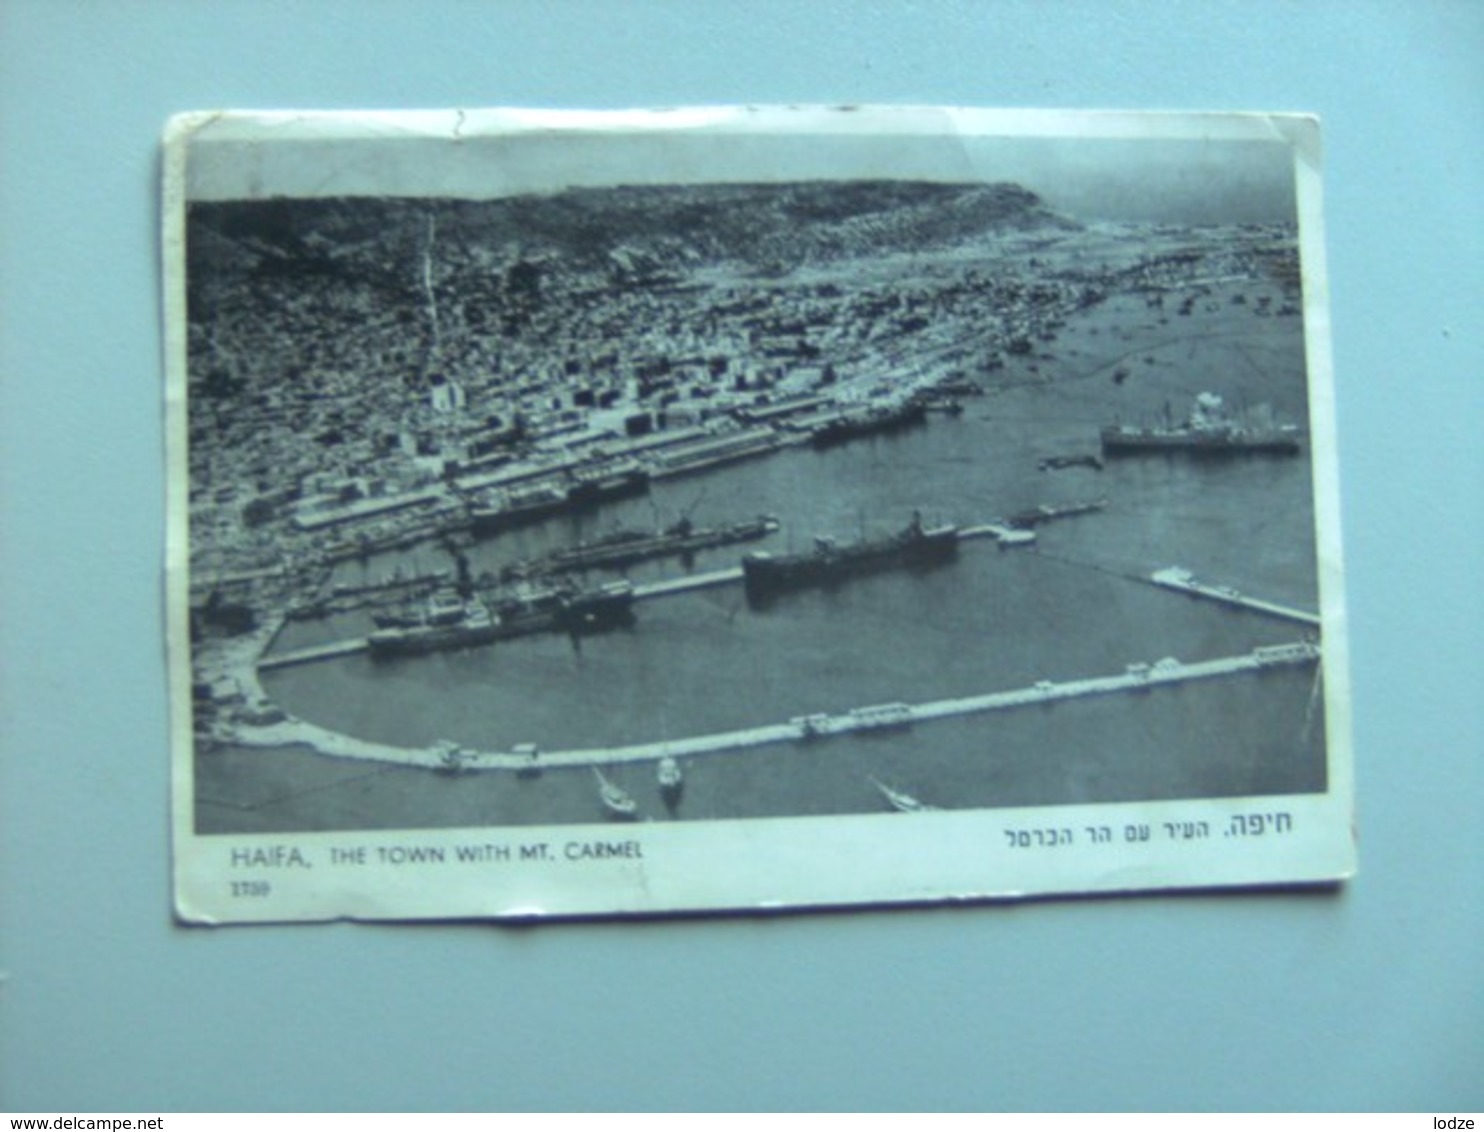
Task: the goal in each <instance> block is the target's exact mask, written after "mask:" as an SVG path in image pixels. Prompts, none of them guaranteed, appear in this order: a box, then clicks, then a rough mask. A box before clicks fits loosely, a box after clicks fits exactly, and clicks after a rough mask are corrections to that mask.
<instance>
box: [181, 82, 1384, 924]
mask: <svg viewBox="0 0 1484 1132" xmlns="http://www.w3.org/2000/svg"><path fill="white" fill-rule="evenodd" d="M164 169H165V178H164V179H165V184H164V210H163V211H164V240H163V243H164V258H165V304H164V310H165V341H166V354H167V364H166V370H167V375H166V376H167V389H166V407H167V431H168V434H169V453H168V461H169V464H168V466H169V476H168V479H169V484H168V492H167V505H168V508H169V531H168V545H167V555H168V588H169V618H168V621H169V623H168V626H167V630H168V643H169V655H170V667H171V691H172V715H171V720H172V740H173V742H172V760H173V762H172V766H173V776H172V781H173V826H174V860H175V892H176V908H177V912H178V914H179V915H180V917H181V918H182V919H184V920H186V921H189V922H201V923H233V922H254V921H292V920H327V919H337V918H355V919H425V918H437V919H447V918H507V919H521V920H526V919H531V918H544V917H554V918H563V917H574V916H593V915H600V916H601V915H625V914H646V915H647V914H660V913H682V912H685V913H688V912H701V911H745V910H764V909H766V910H776V909H789V908H814V907H822V906H853V905H881V904H919V903H925V902H927V903H931V902H941V901H964V900H988V899H1000V898H1014V897H1023V896H1033V895H1052V894H1068V893H1079V892H1125V891H1138V892H1150V891H1158V890H1162V889H1189V888H1192V887H1202V888H1205V887H1224V886H1254V885H1273V884H1302V883H1325V882H1333V881H1336V880H1339V879H1343V878H1345V877H1347V876H1349V875H1351V874H1352V873H1353V871H1354V867H1355V847H1354V834H1353V811H1354V802H1353V782H1352V756H1351V734H1350V724H1349V685H1348V663H1347V659H1346V644H1345V621H1344V617H1343V592H1342V585H1343V572H1342V566H1341V553H1340V538H1339V527H1338V513H1339V507H1338V486H1337V477H1336V458H1335V445H1334V429H1335V416H1334V395H1333V378H1332V372H1331V360H1330V349H1329V341H1328V336H1329V322H1328V316H1327V283H1326V278H1325V265H1324V244H1323V229H1322V221H1321V207H1320V179H1319V134H1318V127H1317V123H1316V122H1315V121H1314V120H1313V119H1312V118H1308V117H1304V116H1300V115H1264V114H1145V113H1127V112H1091V113H1073V112H1065V111H989V110H973V109H964V108H931V107H929V108H904V107H789V108H782V107H747V108H731V107H722V108H716V107H702V108H679V109H673V110H658V111H625V112H573V111H550V112H548V111H534V110H489V111H473V110H455V111H447V112H417V113H405V114H403V113H395V114H393V113H365V114H360V113H354V114H352V113H318V112H274V113H267V112H241V113H233V112H216V113H211V114H199V115H182V116H181V117H179V118H177V119H174V120H172V122H171V124H170V126H169V127H168V128H167V131H166V155H165V164H164Z"/></svg>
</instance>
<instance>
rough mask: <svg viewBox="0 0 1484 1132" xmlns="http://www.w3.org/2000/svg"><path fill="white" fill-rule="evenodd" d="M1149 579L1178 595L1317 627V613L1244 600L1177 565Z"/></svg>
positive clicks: (1229, 590) (1229, 589)
mask: <svg viewBox="0 0 1484 1132" xmlns="http://www.w3.org/2000/svg"><path fill="white" fill-rule="evenodd" d="M1149 580H1150V581H1151V582H1153V583H1154V584H1155V585H1156V586H1163V587H1164V588H1165V589H1168V590H1178V591H1179V592H1180V593H1185V594H1189V595H1190V596H1191V597H1199V598H1205V599H1206V600H1208V601H1219V602H1223V603H1225V604H1226V605H1234V606H1237V607H1239V608H1241V609H1250V610H1251V611H1252V612H1254V613H1263V614H1266V615H1267V616H1269V617H1281V618H1282V619H1283V620H1285V621H1297V622H1298V623H1299V624H1301V625H1309V626H1312V627H1313V628H1315V629H1317V628H1319V614H1317V613H1310V612H1309V611H1308V610H1305V609H1294V608H1293V607H1292V606H1287V605H1279V604H1278V603H1277V602H1276V601H1264V600H1263V599H1261V598H1255V597H1248V596H1247V595H1246V594H1243V593H1240V592H1238V591H1237V590H1234V589H1232V587H1231V586H1213V585H1210V584H1208V583H1206V582H1199V581H1197V580H1196V578H1195V575H1193V574H1192V573H1191V572H1190V571H1189V570H1185V569H1182V568H1181V567H1179V566H1170V567H1167V568H1166V569H1163V570H1156V571H1155V572H1154V573H1153V574H1150V575H1149Z"/></svg>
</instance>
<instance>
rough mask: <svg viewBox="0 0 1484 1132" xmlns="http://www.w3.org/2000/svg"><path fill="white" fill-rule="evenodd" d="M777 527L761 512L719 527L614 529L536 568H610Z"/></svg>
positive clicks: (726, 542) (734, 540) (742, 539)
mask: <svg viewBox="0 0 1484 1132" xmlns="http://www.w3.org/2000/svg"><path fill="white" fill-rule="evenodd" d="M776 530H778V520H777V519H775V518H773V517H772V516H770V515H761V516H759V517H758V518H756V519H750V520H747V521H744V522H740V523H728V524H727V525H726V526H722V527H697V526H694V525H692V523H691V521H690V520H689V519H682V520H680V522H678V523H676V524H675V525H674V526H672V527H668V528H666V529H665V530H663V531H655V532H649V531H633V530H619V531H614V532H613V533H612V534H609V535H605V536H603V537H602V538H598V539H594V540H593V541H592V542H586V543H579V544H577V545H576V546H572V547H568V548H566V549H565V550H558V551H556V552H554V553H553V554H551V555H550V556H549V557H548V558H547V559H546V560H544V561H543V562H541V563H537V564H536V565H537V566H538V568H547V569H555V570H589V569H594V568H596V567H608V568H610V569H612V568H617V567H622V566H630V565H632V564H634V563H635V562H644V561H647V560H648V559H651V558H667V557H671V556H674V555H681V554H694V553H695V552H696V551H698V550H708V549H710V548H712V547H717V546H727V545H729V544H731V543H737V542H751V541H752V540H754V539H760V538H765V537H766V536H768V535H770V534H772V533H773V532H774V531H776ZM538 572H539V569H538Z"/></svg>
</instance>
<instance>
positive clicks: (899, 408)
mask: <svg viewBox="0 0 1484 1132" xmlns="http://www.w3.org/2000/svg"><path fill="white" fill-rule="evenodd" d="M926 419H927V405H926V404H924V402H922V401H921V400H918V399H917V398H908V399H906V400H903V401H898V402H895V403H886V402H878V403H874V404H871V405H870V406H868V407H866V408H863V409H850V410H846V411H843V412H841V413H839V414H838V415H837V416H835V417H833V418H831V419H830V420H828V421H826V422H824V423H823V424H821V425H818V426H817V427H815V428H814V429H813V431H812V432H810V434H809V442H810V443H811V444H813V445H814V447H815V448H831V447H833V446H835V445H836V444H844V443H846V442H847V441H851V440H855V439H857V438H858V437H862V436H869V435H871V434H872V433H877V432H895V431H897V430H898V429H904V428H910V427H911V426H912V425H917V424H921V423H922V422H923V421H924V420H926Z"/></svg>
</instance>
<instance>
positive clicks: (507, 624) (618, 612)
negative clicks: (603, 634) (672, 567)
mask: <svg viewBox="0 0 1484 1132" xmlns="http://www.w3.org/2000/svg"><path fill="white" fill-rule="evenodd" d="M633 606H634V587H633V586H631V585H630V584H629V583H628V582H610V583H608V584H607V585H603V586H598V587H596V588H594V589H590V590H576V589H572V588H571V587H569V586H552V587H547V588H544V589H541V590H537V591H525V592H520V593H516V594H510V595H506V596H504V597H501V598H499V599H497V600H486V599H485V598H482V597H477V596H476V597H469V598H458V599H457V602H456V603H455V600H454V599H452V598H451V597H450V596H449V595H448V594H435V595H433V597H432V598H430V599H429V602H428V606H427V609H426V612H425V614H424V616H423V617H422V619H421V620H420V621H419V622H417V623H415V624H401V625H391V626H387V627H383V628H379V629H377V630H376V631H375V632H373V633H372V634H371V635H370V636H368V637H367V638H366V647H367V648H368V649H369V650H370V653H371V655H372V656H373V657H389V656H411V655H417V654H419V653H429V652H443V651H445V650H449V649H462V648H472V647H475V646H477V645H487V644H491V643H493V642H495V641H500V640H508V639H511V638H513V637H523V636H529V635H530V634H532V633H544V632H562V633H568V634H571V635H573V636H579V635H582V634H586V633H595V632H600V631H602V630H604V629H612V628H618V627H622V626H626V625H631V624H633V621H634V609H633Z"/></svg>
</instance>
